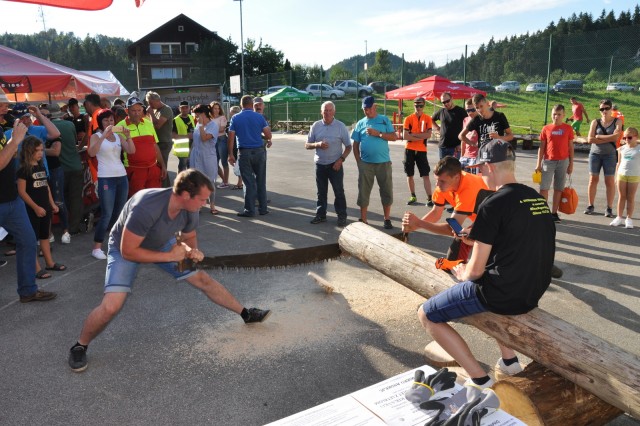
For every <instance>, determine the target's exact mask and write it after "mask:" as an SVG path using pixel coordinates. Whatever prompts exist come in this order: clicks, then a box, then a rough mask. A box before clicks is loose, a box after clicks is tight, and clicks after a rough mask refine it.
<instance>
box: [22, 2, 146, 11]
mask: <svg viewBox="0 0 640 426" xmlns="http://www.w3.org/2000/svg"><path fill="white" fill-rule="evenodd" d="M10 1H15V2H18V3H30V4H41V5H43V6H54V7H64V8H67V9H78V10H102V9H106V8H107V7H109V6H111V3H113V0H10ZM135 1H136V6H137V7H140V6H142V3H143V2H144V0H135Z"/></svg>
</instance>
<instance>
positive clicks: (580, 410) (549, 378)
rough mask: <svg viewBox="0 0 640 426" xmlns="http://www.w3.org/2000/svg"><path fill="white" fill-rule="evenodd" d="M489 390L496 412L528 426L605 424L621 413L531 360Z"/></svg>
mask: <svg viewBox="0 0 640 426" xmlns="http://www.w3.org/2000/svg"><path fill="white" fill-rule="evenodd" d="M493 390H494V391H495V392H496V394H497V395H498V397H499V398H500V409H502V410H504V411H506V412H507V413H509V414H511V415H512V416H514V417H516V418H518V419H520V420H522V421H523V422H524V423H526V424H527V425H529V426H543V425H544V426H567V425H594V426H595V425H605V424H607V423H609V422H610V421H612V420H613V419H615V418H616V417H618V416H619V415H621V414H622V411H621V410H620V409H618V408H616V407H614V406H612V405H609V404H607V403H606V402H604V401H603V400H601V399H600V398H598V397H597V396H595V395H593V394H592V393H589V392H587V391H585V390H584V389H582V388H581V387H580V386H577V385H576V384H574V383H571V382H570V381H569V380H567V379H565V378H563V377H561V376H559V375H558V374H556V373H554V372H552V371H551V370H548V369H547V368H545V367H543V366H542V365H540V364H538V363H537V362H535V361H534V362H532V363H530V364H529V365H527V367H526V368H525V369H524V371H522V372H520V373H518V374H516V375H515V376H507V377H505V378H504V379H503V380H499V381H498V382H497V383H496V384H494V385H493Z"/></svg>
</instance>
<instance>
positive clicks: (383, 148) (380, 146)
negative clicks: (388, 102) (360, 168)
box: [351, 115, 394, 163]
mask: <svg viewBox="0 0 640 426" xmlns="http://www.w3.org/2000/svg"><path fill="white" fill-rule="evenodd" d="M367 127H371V128H373V129H376V130H378V131H379V132H382V133H392V132H394V129H393V124H391V121H390V120H389V118H388V117H387V116H386V115H376V116H375V117H373V118H371V119H369V118H367V117H364V118H363V119H362V120H360V121H358V122H357V123H356V127H355V128H354V129H353V132H351V139H353V140H354V141H355V142H360V159H361V160H362V161H364V162H365V163H388V162H389V161H391V157H390V155H389V142H387V141H386V140H384V139H382V138H380V137H377V136H371V135H368V134H367Z"/></svg>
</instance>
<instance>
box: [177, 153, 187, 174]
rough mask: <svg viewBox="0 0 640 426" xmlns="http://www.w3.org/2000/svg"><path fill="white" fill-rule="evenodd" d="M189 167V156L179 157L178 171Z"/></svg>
mask: <svg viewBox="0 0 640 426" xmlns="http://www.w3.org/2000/svg"><path fill="white" fill-rule="evenodd" d="M188 168H189V157H178V173H180V172H181V171H183V170H187V169H188Z"/></svg>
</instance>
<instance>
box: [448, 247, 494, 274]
mask: <svg viewBox="0 0 640 426" xmlns="http://www.w3.org/2000/svg"><path fill="white" fill-rule="evenodd" d="M491 247H492V246H491V245H490V244H485V243H481V242H480V241H475V242H474V243H473V251H472V252H471V259H470V260H469V263H467V264H464V263H461V264H459V265H456V266H455V267H454V268H453V274H454V275H455V276H456V278H457V279H458V280H460V281H473V280H477V279H478V278H480V277H481V276H482V275H484V271H485V268H486V266H487V261H488V260H489V255H491Z"/></svg>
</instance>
